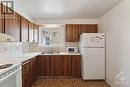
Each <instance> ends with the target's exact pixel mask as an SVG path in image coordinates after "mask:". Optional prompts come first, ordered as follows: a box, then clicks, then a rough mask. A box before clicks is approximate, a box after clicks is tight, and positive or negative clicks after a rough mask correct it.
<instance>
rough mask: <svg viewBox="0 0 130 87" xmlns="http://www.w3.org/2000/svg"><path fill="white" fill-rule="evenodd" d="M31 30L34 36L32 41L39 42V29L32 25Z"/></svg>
mask: <svg viewBox="0 0 130 87" xmlns="http://www.w3.org/2000/svg"><path fill="white" fill-rule="evenodd" d="M33 28H34V31H33V34H34V36H33V40H34V42H39V27H38V25H35V24H34V25H33Z"/></svg>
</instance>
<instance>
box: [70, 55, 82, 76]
mask: <svg viewBox="0 0 130 87" xmlns="http://www.w3.org/2000/svg"><path fill="white" fill-rule="evenodd" d="M71 58H72V76H77V77H80V76H81V58H80V56H77V55H75V56H72V57H71Z"/></svg>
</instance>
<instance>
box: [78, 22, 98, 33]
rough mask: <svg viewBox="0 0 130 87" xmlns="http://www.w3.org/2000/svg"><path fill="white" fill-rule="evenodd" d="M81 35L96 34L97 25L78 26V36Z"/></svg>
mask: <svg viewBox="0 0 130 87" xmlns="http://www.w3.org/2000/svg"><path fill="white" fill-rule="evenodd" d="M82 33H98V25H97V24H80V26H79V35H81V34H82Z"/></svg>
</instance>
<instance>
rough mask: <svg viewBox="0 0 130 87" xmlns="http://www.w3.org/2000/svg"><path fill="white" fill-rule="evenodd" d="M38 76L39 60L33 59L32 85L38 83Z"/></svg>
mask: <svg viewBox="0 0 130 87" xmlns="http://www.w3.org/2000/svg"><path fill="white" fill-rule="evenodd" d="M37 76H38V58H37V57H34V58H32V59H31V85H32V84H33V83H34V82H35V81H36V79H37Z"/></svg>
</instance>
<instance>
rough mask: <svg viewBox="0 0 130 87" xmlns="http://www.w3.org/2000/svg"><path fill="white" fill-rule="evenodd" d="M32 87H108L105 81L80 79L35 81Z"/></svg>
mask: <svg viewBox="0 0 130 87" xmlns="http://www.w3.org/2000/svg"><path fill="white" fill-rule="evenodd" d="M32 87H110V86H109V85H108V84H107V83H106V82H105V81H83V80H82V79H80V78H67V79H59V78H58V79H37V81H36V82H35V83H34V84H33V86H32Z"/></svg>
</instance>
